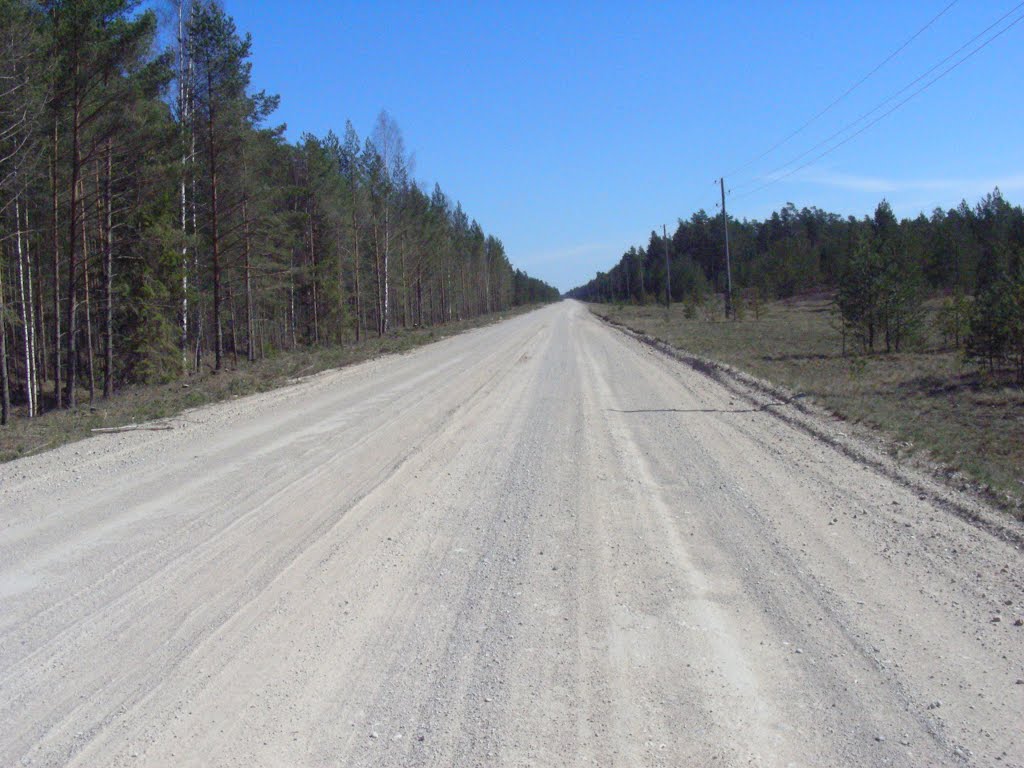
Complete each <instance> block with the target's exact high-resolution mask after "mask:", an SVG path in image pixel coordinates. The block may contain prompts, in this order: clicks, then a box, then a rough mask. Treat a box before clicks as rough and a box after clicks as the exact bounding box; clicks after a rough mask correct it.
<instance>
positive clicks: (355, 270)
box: [352, 203, 363, 344]
mask: <svg viewBox="0 0 1024 768" xmlns="http://www.w3.org/2000/svg"><path fill="white" fill-rule="evenodd" d="M358 227H359V222H358V221H357V220H356V209H355V204H354V203H353V205H352V240H353V244H354V246H355V248H354V258H353V263H352V278H353V283H354V284H355V290H356V344H358V343H359V342H360V341H362V338H363V333H362V331H363V305H362V299H361V296H360V294H359V229H358Z"/></svg>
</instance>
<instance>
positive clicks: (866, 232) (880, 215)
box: [567, 189, 1024, 382]
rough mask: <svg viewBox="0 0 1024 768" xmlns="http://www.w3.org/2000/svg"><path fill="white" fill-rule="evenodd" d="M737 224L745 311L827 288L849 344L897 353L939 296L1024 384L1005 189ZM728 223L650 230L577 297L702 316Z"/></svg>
mask: <svg viewBox="0 0 1024 768" xmlns="http://www.w3.org/2000/svg"><path fill="white" fill-rule="evenodd" d="M727 225H728V234H729V245H730V257H731V258H730V260H731V265H732V284H733V296H732V297H731V298H732V299H733V303H734V304H735V307H736V309H737V310H738V311H739V310H744V309H751V308H752V309H753V310H754V311H755V312H756V311H757V308H758V303H759V301H761V300H763V299H766V298H775V299H784V298H788V297H792V296H795V295H798V294H802V293H808V292H814V291H822V290H828V291H831V292H832V294H833V296H834V303H835V309H836V311H837V315H838V317H839V320H840V322H839V328H840V331H841V334H842V340H843V344H844V351H845V345H847V344H850V345H852V346H853V347H854V348H859V349H860V350H861V351H864V352H874V351H899V350H900V349H903V348H906V347H907V346H908V345H912V344H913V343H914V342H915V341H917V340H918V339H920V338H921V331H922V330H923V328H922V323H923V322H924V319H925V312H924V302H925V301H926V300H927V299H929V298H931V297H936V296H941V297H943V299H944V300H943V302H942V304H941V308H940V309H939V311H938V313H937V315H936V322H937V323H938V324H939V325H940V328H941V331H942V334H943V335H944V336H945V337H947V338H948V339H949V341H950V343H951V345H953V346H956V347H960V346H963V347H964V349H965V352H966V354H967V356H968V357H969V358H970V359H973V360H975V361H978V362H979V363H982V364H984V365H985V366H986V367H987V368H988V369H989V370H991V371H996V370H997V369H1000V368H1009V369H1012V370H1014V371H1015V372H1016V375H1017V378H1018V381H1021V382H1024V210H1022V209H1021V207H1020V206H1014V205H1011V204H1010V203H1008V202H1007V201H1006V200H1005V199H1004V198H1003V196H1002V194H1001V193H1000V191H999V190H998V189H996V190H994V191H993V192H992V193H991V194H988V195H986V196H985V197H984V198H983V199H982V200H980V201H979V202H978V203H977V204H976V205H974V206H971V205H969V204H968V203H967V202H966V201H964V202H961V204H960V205H959V206H957V207H956V208H953V209H950V210H942V209H938V208H937V209H935V210H934V211H933V212H932V213H931V215H930V216H926V215H925V214H923V213H922V214H920V215H919V216H917V217H916V218H907V219H903V220H897V218H896V216H895V215H894V214H893V211H892V208H891V207H890V206H889V204H888V203H887V202H886V201H884V200H883V201H882V202H881V203H880V204H879V205H878V207H877V208H876V209H875V212H874V214H873V215H872V216H864V217H863V218H857V217H854V216H848V217H843V216H839V215H837V214H833V213H827V212H825V211H823V210H821V209H819V208H815V207H810V208H807V207H805V208H802V209H800V210H797V209H796V207H795V206H793V205H792V203H790V204H787V205H786V206H785V207H784V208H782V209H781V210H779V211H776V212H774V213H773V214H772V215H771V216H770V217H769V218H766V219H764V220H763V221H761V220H749V219H743V220H737V219H734V218H731V217H730V218H729V219H728V222H727ZM725 226H726V222H723V217H722V216H721V215H719V216H715V217H712V216H709V215H708V214H707V213H706V212H705V211H703V210H701V211H698V212H697V213H694V214H693V215H692V216H691V217H690V218H689V219H688V220H683V219H680V220H679V222H678V226H677V227H676V230H675V232H674V233H671V234H669V235H668V236H667V237H662V236H659V235H658V233H657V232H651V236H650V240H649V242H648V244H647V246H646V247H643V246H638V247H632V248H630V249H629V250H627V251H626V252H625V253H624V254H623V255H622V258H621V259H620V260H619V262H618V264H616V265H615V266H613V267H612V268H611V269H610V270H608V271H607V272H598V274H597V276H596V277H595V278H594V279H593V280H591V281H590V282H588V283H586V284H585V285H582V286H579V287H577V288H574V289H573V290H572V291H569V292H568V294H567V295H568V296H570V297H573V298H577V299H580V300H583V301H592V302H632V303H638V304H643V303H649V302H654V301H659V300H665V301H675V302H682V303H683V304H684V307H685V308H686V311H687V314H690V315H693V314H695V312H696V308H697V307H699V306H701V305H702V304H704V303H705V302H708V301H709V300H710V299H711V298H712V297H714V296H715V295H716V294H723V293H724V292H725V291H726V288H727V279H726V273H725V268H726V262H725ZM666 265H668V266H667V268H666ZM726 307H727V308H728V302H726ZM735 314H738V312H737V313H734V315H735Z"/></svg>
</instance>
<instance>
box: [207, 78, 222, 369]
mask: <svg viewBox="0 0 1024 768" xmlns="http://www.w3.org/2000/svg"><path fill="white" fill-rule="evenodd" d="M207 88H208V90H209V92H210V93H212V92H213V75H212V74H209V75H207ZM207 131H208V139H209V143H210V247H211V250H212V256H213V332H214V370H217V371H219V370H220V369H221V367H222V366H223V365H224V329H223V328H222V327H221V318H220V311H221V306H220V288H221V285H220V282H221V274H220V246H221V243H220V230H219V229H218V221H217V217H218V215H219V213H220V211H219V210H218V208H217V148H216V144H215V143H214V117H213V104H212V103H211V104H210V117H209V120H208V121H207Z"/></svg>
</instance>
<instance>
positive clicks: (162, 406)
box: [0, 307, 535, 461]
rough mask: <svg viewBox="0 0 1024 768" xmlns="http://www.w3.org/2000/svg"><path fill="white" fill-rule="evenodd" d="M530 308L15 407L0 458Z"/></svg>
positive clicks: (1, 435)
mask: <svg viewBox="0 0 1024 768" xmlns="http://www.w3.org/2000/svg"><path fill="white" fill-rule="evenodd" d="M534 308H535V307H518V308H516V309H514V310H511V311H509V312H503V313H496V314H492V315H487V316H484V317H478V318H474V319H472V320H461V321H457V322H452V323H448V324H446V325H442V326H436V327H433V328H416V329H409V330H401V329H400V330H398V331H396V332H394V333H391V334H388V335H387V336H384V337H382V338H368V339H366V340H365V341H364V342H363V343H361V344H359V345H358V346H356V345H347V346H341V347H338V346H335V347H316V348H304V349H300V350H296V351H294V352H280V353H278V354H275V355H274V356H272V357H268V358H266V359H264V360H259V361H257V362H256V363H253V364H252V365H249V364H247V363H245V362H239V364H238V366H237V367H234V366H232V365H231V362H232V361H231V358H230V357H229V358H228V367H227V368H226V369H225V370H222V371H221V372H220V373H217V374H214V373H213V372H212V371H204V372H202V373H199V374H195V375H193V376H189V377H188V378H187V379H182V380H179V381H174V382H170V383H167V384H157V385H151V386H137V387H130V388H127V389H124V390H122V391H120V392H118V393H117V394H116V395H115V396H114V397H112V398H111V399H110V400H103V399H101V398H97V399H96V400H95V401H94V402H93V403H92V404H91V405H90V404H89V402H88V392H80V393H78V398H79V402H81V403H83V405H81V406H79V407H78V408H75V409H73V410H63V411H52V412H49V413H44V414H42V415H40V416H38V417H36V418H34V419H26V418H24V417H23V416H22V415H21V414H20V413H18V411H17V410H16V411H15V414H14V417H13V418H12V419H11V421H10V423H9V424H8V425H7V426H5V427H0V461H10V460H12V459H16V458H19V457H21V456H28V455H30V454H33V453H39V452H41V451H46V450H49V449H51V448H56V447H57V446H59V445H63V444H64V443H70V442H73V441H75V440H81V439H83V438H86V437H89V436H90V435H92V434H93V431H92V430H94V429H98V428H104V427H119V426H124V425H126V424H136V423H139V422H143V421H151V420H153V419H162V418H167V417H170V416H174V415H175V414H178V413H181V412H182V411H184V410H187V409H189V408H194V407H196V406H200V405H205V404H207V403H214V402H218V401H221V400H227V399H230V398H232V397H239V396H242V395H250V394H253V393H256V392H266V391H267V390H270V389H275V388H277V387H282V386H285V385H287V384H288V383H290V382H291V381H293V380H294V379H296V378H299V377H301V376H310V375H312V374H314V373H319V372H320V371H325V370H329V369H332V368H342V367H344V366H346V365H352V364H354V363H359V362H362V361H364V360H369V359H371V358H374V357H379V356H381V355H386V354H390V353H395V352H405V351H408V350H410V349H413V348H414V347H419V346H422V345H424V344H429V343H431V342H434V341H438V340H440V339H443V338H445V337H447V336H452V335H455V334H457V333H461V332H463V331H467V330H470V329H472V328H479V327H481V326H484V325H490V324H491V323H495V322H498V321H499V320H503V319H505V318H508V317H511V316H512V315H516V314H521V313H523V312H527V311H529V310H531V309H534Z"/></svg>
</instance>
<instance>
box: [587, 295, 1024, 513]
mask: <svg viewBox="0 0 1024 768" xmlns="http://www.w3.org/2000/svg"><path fill="white" fill-rule="evenodd" d="M592 309H593V311H594V312H596V313H597V314H599V315H602V316H606V317H608V319H610V320H613V321H615V322H617V323H620V324H623V325H626V326H628V327H630V328H632V329H634V330H637V331H642V332H644V333H647V334H648V335H651V336H654V337H656V338H658V339H661V340H662V341H665V342H667V343H669V344H670V345H672V346H674V347H676V348H679V349H684V350H687V351H689V352H692V353H695V354H698V355H702V356H704V357H709V358H712V359H715V360H719V361H721V362H724V363H728V364H729V365H732V366H735V367H737V368H740V369H742V370H745V371H748V372H749V373H752V374H754V375H755V376H759V377H761V378H764V379H767V380H769V381H772V382H775V383H778V384H782V385H784V386H786V387H787V388H789V389H791V390H794V391H798V392H803V393H805V394H806V395H808V396H810V397H811V398H813V399H814V400H815V401H817V402H818V403H819V404H820V405H823V406H824V407H826V408H828V409H829V410H831V411H833V412H835V413H836V414H837V415H839V416H840V417H842V418H845V419H849V420H851V421H853V422H857V423H862V424H866V425H868V426H871V427H874V428H877V429H881V430H883V431H884V432H886V433H888V434H889V435H890V436H891V437H892V438H894V450H898V451H908V452H915V451H921V450H924V451H926V452H927V453H928V455H929V456H930V458H932V459H933V460H936V461H938V462H939V463H940V464H942V465H943V466H945V467H948V468H950V469H951V470H959V471H962V472H963V473H965V474H966V475H968V476H969V477H971V478H973V479H974V480H975V481H976V482H977V483H978V484H980V485H981V486H982V490H984V491H988V492H989V493H990V494H991V495H993V496H994V497H996V498H999V499H1000V500H1001V501H1003V502H1005V503H1008V504H1009V505H1011V506H1015V507H1018V508H1019V507H1020V505H1021V499H1024V391H1022V390H1021V389H1020V388H1019V387H1015V386H1013V384H1012V382H1011V380H1010V379H1009V378H1008V377H1007V378H1000V377H990V376H988V375H986V374H982V373H979V372H978V370H977V369H976V368H975V367H974V366H972V365H970V364H967V363H965V362H964V360H963V355H962V353H960V352H958V351H955V350H951V349H947V348H944V347H943V346H942V344H941V340H940V339H938V338H937V337H933V335H932V334H929V337H928V338H925V339H924V340H923V341H922V343H921V345H920V347H919V348H918V349H916V350H915V351H912V352H900V353H898V354H874V355H860V354H851V355H848V356H845V357H844V356H843V354H842V342H841V337H840V335H839V332H838V331H837V330H836V326H835V322H834V319H833V314H832V312H831V300H830V297H828V296H814V297H807V298H804V299H799V300H791V301H787V302H776V303H771V304H767V305H766V306H764V307H763V308H762V310H761V312H760V317H759V318H758V319H755V318H754V317H753V316H752V314H751V313H750V312H749V311H748V313H747V317H746V318H745V319H743V320H740V321H736V322H730V321H725V320H723V319H721V314H720V312H715V313H714V316H708V313H705V312H699V313H698V315H702V316H701V317H698V318H694V319H686V318H685V317H684V312H683V307H682V306H673V307H672V309H671V311H670V312H666V310H665V308H664V307H655V306H646V307H635V306H612V305H593V306H592Z"/></svg>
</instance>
